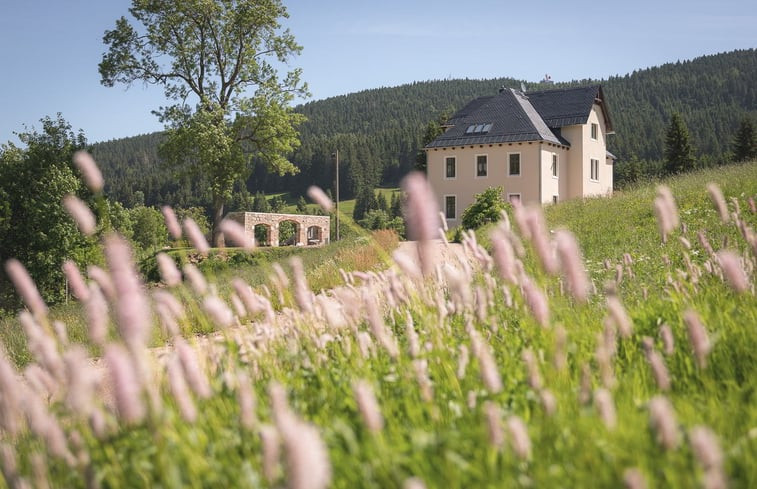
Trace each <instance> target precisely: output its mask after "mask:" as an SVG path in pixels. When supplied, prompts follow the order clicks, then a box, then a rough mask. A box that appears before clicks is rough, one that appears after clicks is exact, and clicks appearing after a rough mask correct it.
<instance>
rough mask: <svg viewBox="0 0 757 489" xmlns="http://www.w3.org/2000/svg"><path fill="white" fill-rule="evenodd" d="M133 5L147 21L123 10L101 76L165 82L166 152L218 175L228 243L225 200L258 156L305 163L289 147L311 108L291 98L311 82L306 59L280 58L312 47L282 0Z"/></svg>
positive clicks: (216, 205) (272, 162)
mask: <svg viewBox="0 0 757 489" xmlns="http://www.w3.org/2000/svg"><path fill="white" fill-rule="evenodd" d="M129 12H130V13H131V15H132V17H133V18H134V19H135V20H136V21H137V22H138V23H139V24H140V26H139V27H134V26H133V25H132V24H131V23H130V21H129V20H127V19H126V18H125V17H121V18H120V19H118V20H117V21H116V27H115V29H113V30H109V31H106V33H105V37H104V38H103V41H104V43H105V44H106V45H107V46H108V51H107V52H106V53H105V55H104V56H103V59H102V62H101V63H100V65H99V69H100V75H101V78H102V79H101V82H102V84H103V85H106V86H113V85H115V84H116V83H123V84H127V85H129V84H131V83H133V82H135V81H141V82H145V83H148V84H156V85H162V86H163V87H164V90H165V95H166V98H168V99H169V100H172V101H173V102H174V103H173V104H172V105H169V106H167V107H161V108H160V110H158V111H156V114H157V115H158V116H159V117H160V119H161V121H162V122H164V123H165V124H166V126H167V138H166V142H165V143H164V144H163V146H162V148H161V156H162V157H163V158H164V159H165V160H166V161H168V162H170V163H173V164H175V165H179V166H180V167H182V168H184V169H186V170H188V172H189V174H190V175H196V176H200V175H201V176H202V177H203V178H205V179H207V181H208V182H209V185H210V191H211V194H212V200H213V202H212V208H213V223H212V224H213V237H214V241H215V242H216V243H217V244H219V245H220V244H222V241H221V235H220V233H219V232H218V224H219V222H220V220H221V219H222V217H223V213H224V206H225V204H226V202H227V201H228V200H229V198H230V197H231V193H232V190H233V188H234V183H235V182H236V181H238V180H244V179H245V178H246V177H247V176H248V175H249V173H250V170H251V166H252V165H251V160H252V159H255V158H258V159H260V160H262V161H264V162H265V163H266V164H267V166H268V169H269V170H271V171H275V172H276V173H278V174H280V175H283V174H286V173H295V172H296V167H295V166H294V165H293V164H292V163H291V162H290V161H288V160H287V158H286V155H287V154H289V153H291V152H292V151H293V150H294V149H295V148H297V147H298V146H299V138H298V133H297V126H298V125H299V124H300V123H301V122H302V121H303V120H304V118H303V116H302V115H299V114H296V113H294V112H293V110H292V108H291V106H290V103H291V101H292V100H293V99H294V97H296V96H306V95H307V87H306V85H305V84H304V83H303V82H302V81H301V80H300V70H299V69H295V70H292V71H289V72H288V73H286V75H284V76H280V75H279V72H278V70H277V69H276V66H277V65H284V64H285V63H287V62H288V61H289V60H290V58H291V57H292V56H293V55H295V54H298V53H299V52H300V51H301V49H302V48H301V47H300V46H299V45H298V44H297V43H296V41H295V39H294V37H293V36H292V34H291V33H290V32H289V31H288V30H284V31H282V29H281V24H280V19H282V18H287V17H288V14H287V11H286V8H285V7H284V6H283V5H282V4H281V2H280V0H133V1H132V7H131V8H130V9H129Z"/></svg>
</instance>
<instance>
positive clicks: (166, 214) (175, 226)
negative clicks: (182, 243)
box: [160, 205, 181, 239]
mask: <svg viewBox="0 0 757 489" xmlns="http://www.w3.org/2000/svg"><path fill="white" fill-rule="evenodd" d="M160 211H161V212H162V213H163V218H164V220H165V222H166V228H167V229H168V233H169V234H170V235H171V237H172V238H173V239H180V238H181V225H179V220H178V219H177V218H176V213H175V212H174V210H173V208H172V207H171V206H167V205H164V206H163V207H161V208H160Z"/></svg>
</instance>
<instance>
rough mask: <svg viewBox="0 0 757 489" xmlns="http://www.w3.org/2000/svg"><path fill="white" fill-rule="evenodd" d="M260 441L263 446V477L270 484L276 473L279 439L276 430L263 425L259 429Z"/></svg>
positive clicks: (279, 453) (279, 451) (279, 452)
mask: <svg viewBox="0 0 757 489" xmlns="http://www.w3.org/2000/svg"><path fill="white" fill-rule="evenodd" d="M260 441H261V444H262V445H263V476H264V477H265V478H266V480H267V481H268V482H269V483H271V484H272V483H273V481H275V480H276V474H277V472H278V465H279V457H280V456H281V439H280V438H279V433H278V431H276V428H274V427H273V426H270V425H264V426H261V427H260Z"/></svg>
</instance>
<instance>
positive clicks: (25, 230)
mask: <svg viewBox="0 0 757 489" xmlns="http://www.w3.org/2000/svg"><path fill="white" fill-rule="evenodd" d="M41 122H42V132H37V131H36V130H31V131H27V132H24V133H21V134H19V138H20V139H21V141H22V142H23V143H24V144H25V146H26V147H25V148H20V147H17V146H14V145H13V144H11V143H8V144H6V145H3V146H2V148H0V263H4V262H5V261H6V260H8V259H9V258H17V259H18V260H19V261H21V263H23V264H24V266H25V267H26V268H27V270H28V271H29V273H30V275H31V276H32V278H33V279H34V280H35V282H36V283H37V287H38V288H39V289H40V292H41V293H42V295H43V297H44V298H45V299H46V300H47V301H50V302H55V301H58V300H60V299H62V298H63V293H64V291H65V280H64V277H63V271H62V270H61V266H62V264H63V262H64V261H65V260H66V259H73V260H74V261H76V262H79V263H85V262H91V261H92V260H93V259H94V258H95V257H96V256H97V247H96V244H95V242H94V240H91V239H89V238H86V237H84V236H83V235H82V234H81V233H79V231H78V230H77V228H76V225H75V224H74V222H73V220H72V219H71V217H70V216H69V215H68V214H67V212H66V211H65V210H64V208H63V205H62V204H61V201H62V199H63V196H64V195H66V194H74V195H78V196H79V197H80V198H83V199H85V200H91V198H92V196H91V194H89V192H88V191H87V190H86V189H85V187H84V185H83V183H82V181H81V179H80V178H79V177H78V175H77V170H75V169H74V168H73V164H72V158H73V154H74V152H75V151H76V150H78V149H83V148H84V147H85V146H86V140H85V138H84V135H83V134H82V133H79V134H74V133H73V131H71V126H70V125H69V124H68V123H67V122H66V121H65V120H64V119H63V118H62V117H61V116H60V114H58V117H57V118H56V119H52V118H50V117H46V118H44V119H42V121H41ZM1 275H2V273H0V305H2V304H4V305H5V306H6V307H13V306H15V305H17V301H15V299H14V298H13V294H12V293H10V286H9V284H8V282H7V281H5V280H4V279H3V278H2V277H1ZM2 282H5V283H2Z"/></svg>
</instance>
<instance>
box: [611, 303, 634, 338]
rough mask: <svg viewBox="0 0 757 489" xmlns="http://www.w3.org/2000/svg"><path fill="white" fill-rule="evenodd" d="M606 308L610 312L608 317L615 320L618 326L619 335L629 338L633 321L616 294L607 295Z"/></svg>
mask: <svg viewBox="0 0 757 489" xmlns="http://www.w3.org/2000/svg"><path fill="white" fill-rule="evenodd" d="M607 309H608V311H609V312H610V317H611V318H612V320H613V321H614V322H615V326H617V328H618V332H619V333H620V336H622V337H623V338H629V337H630V336H631V333H632V332H633V323H632V322H631V318H630V317H628V313H627V312H626V309H625V307H623V304H622V303H621V302H620V299H619V298H618V297H617V296H616V295H608V296H607Z"/></svg>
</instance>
